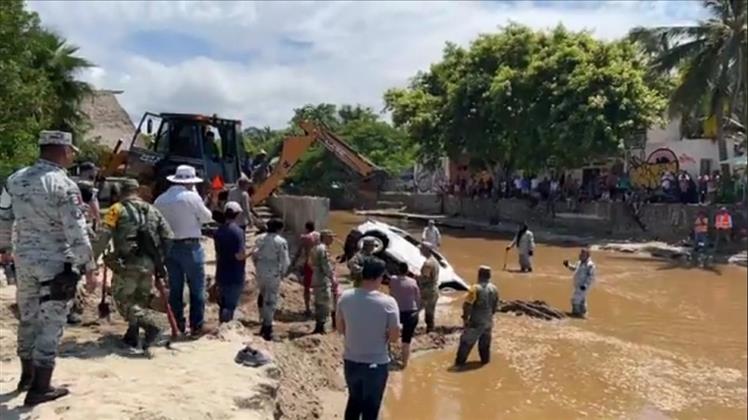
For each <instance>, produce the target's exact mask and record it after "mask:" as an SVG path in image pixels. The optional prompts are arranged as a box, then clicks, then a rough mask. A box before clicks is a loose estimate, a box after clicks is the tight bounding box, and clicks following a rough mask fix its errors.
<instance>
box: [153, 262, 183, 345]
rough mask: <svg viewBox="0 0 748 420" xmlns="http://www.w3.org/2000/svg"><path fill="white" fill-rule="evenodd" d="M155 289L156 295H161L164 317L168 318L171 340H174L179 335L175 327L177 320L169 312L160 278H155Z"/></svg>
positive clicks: (171, 312) (167, 301) (169, 307)
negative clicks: (164, 308) (164, 310)
mask: <svg viewBox="0 0 748 420" xmlns="http://www.w3.org/2000/svg"><path fill="white" fill-rule="evenodd" d="M155 283H156V289H158V294H159V295H161V299H162V300H163V301H164V305H165V306H166V317H167V318H169V327H171V338H172V339H175V338H177V336H178V335H179V327H177V318H176V317H175V316H174V312H173V311H172V310H171V305H169V299H168V296H167V295H166V289H165V288H164V282H163V280H162V279H161V278H159V277H158V276H156V282H155Z"/></svg>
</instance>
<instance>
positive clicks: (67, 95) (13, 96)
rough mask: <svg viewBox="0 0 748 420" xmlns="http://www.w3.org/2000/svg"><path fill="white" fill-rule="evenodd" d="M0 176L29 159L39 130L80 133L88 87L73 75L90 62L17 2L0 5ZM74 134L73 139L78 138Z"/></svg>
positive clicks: (34, 148)
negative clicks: (82, 111)
mask: <svg viewBox="0 0 748 420" xmlns="http://www.w3.org/2000/svg"><path fill="white" fill-rule="evenodd" d="M0 39H2V42H0V179H2V178H4V177H5V176H7V175H8V174H9V173H10V172H11V171H13V170H15V169H17V168H18V167H20V166H23V165H26V164H28V163H30V162H31V161H33V159H34V158H35V157H36V155H37V146H36V139H37V137H38V135H39V132H40V131H41V130H47V129H58V130H66V131H72V132H73V133H74V134H80V133H82V132H83V131H84V130H85V121H84V118H83V115H82V114H81V113H80V107H79V105H80V101H81V99H82V98H83V96H84V95H85V94H86V93H88V92H89V91H90V87H89V86H88V85H87V84H86V83H83V82H81V81H79V80H77V79H76V78H75V76H76V73H77V71H78V70H80V69H82V68H85V67H88V66H90V65H91V64H90V63H89V62H87V61H86V60H84V59H81V58H79V57H77V56H76V55H75V54H76V53H77V48H76V47H74V46H71V45H70V44H68V43H66V41H65V40H64V39H63V38H61V37H60V36H58V35H56V34H54V33H52V32H50V31H48V30H46V29H44V28H43V27H42V26H41V23H40V21H39V17H38V16H37V14H36V13H33V12H29V11H27V10H26V9H25V7H24V3H23V1H21V0H8V1H4V2H3V7H0ZM79 137H80V136H79V135H76V136H75V138H76V140H80V138H79Z"/></svg>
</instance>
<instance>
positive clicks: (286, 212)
mask: <svg viewBox="0 0 748 420" xmlns="http://www.w3.org/2000/svg"><path fill="white" fill-rule="evenodd" d="M267 203H268V206H270V208H271V209H273V211H274V212H275V213H276V214H277V215H279V216H282V219H283V223H285V225H286V230H287V231H289V232H294V233H301V232H303V231H304V224H305V223H306V222H308V221H310V220H311V221H313V222H314V224H315V225H316V227H317V229H325V228H327V223H328V221H329V219H330V199H328V198H326V197H308V196H295V195H279V196H273V197H270V198H269V199H268V200H267Z"/></svg>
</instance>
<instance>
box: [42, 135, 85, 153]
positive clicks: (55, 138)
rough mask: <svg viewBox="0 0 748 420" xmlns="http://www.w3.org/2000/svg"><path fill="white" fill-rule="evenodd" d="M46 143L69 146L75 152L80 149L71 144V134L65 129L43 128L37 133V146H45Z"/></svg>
mask: <svg viewBox="0 0 748 420" xmlns="http://www.w3.org/2000/svg"><path fill="white" fill-rule="evenodd" d="M48 144H57V145H60V146H69V147H70V148H72V149H73V150H75V151H76V152H79V151H80V150H79V149H78V148H77V147H75V146H74V145H73V135H72V134H70V133H68V132H67V131H54V130H44V131H42V132H41V133H39V146H45V145H48Z"/></svg>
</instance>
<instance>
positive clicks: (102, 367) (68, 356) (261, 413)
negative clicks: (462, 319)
mask: <svg viewBox="0 0 748 420" xmlns="http://www.w3.org/2000/svg"><path fill="white" fill-rule="evenodd" d="M205 249H206V254H207V255H206V256H207V261H208V264H207V265H206V274H208V275H209V276H212V274H213V272H214V263H213V261H214V260H215V258H214V256H213V246H212V243H210V242H209V241H208V242H207V243H206V244H205ZM247 265H248V267H247V283H246V286H245V289H244V293H243V296H242V299H241V304H240V308H239V309H238V310H237V312H236V314H235V321H233V322H231V323H229V324H225V325H222V326H221V327H220V328H219V325H218V308H217V305H216V304H215V303H213V302H210V301H209V302H208V303H207V305H206V311H205V318H206V324H205V325H206V329H207V331H208V334H206V336H204V337H202V338H200V339H199V340H195V341H187V340H178V341H176V342H175V343H173V344H172V345H171V349H167V348H164V347H159V348H156V349H155V351H154V353H155V356H154V359H153V360H146V359H144V358H142V357H139V356H138V355H131V354H127V351H126V350H125V349H124V348H123V347H122V346H121V345H120V344H119V337H120V336H121V335H122V333H123V332H124V330H125V329H126V324H125V322H124V321H123V319H122V318H121V317H120V316H119V315H118V314H117V313H116V311H115V308H114V305H113V304H112V314H111V320H110V321H107V320H99V319H98V312H97V305H98V304H99V300H100V299H99V298H100V295H99V293H100V292H95V293H91V294H90V295H89V296H87V297H86V307H85V310H84V314H83V323H82V324H81V325H79V326H74V327H70V326H67V327H66V329H65V333H64V336H63V338H62V344H61V346H60V360H59V365H58V366H59V369H58V371H57V372H56V374H55V378H56V379H55V382H56V383H63V384H69V385H70V386H71V391H72V392H71V395H70V396H69V397H66V398H63V399H60V400H58V401H56V402H54V403H49V404H44V405H42V406H39V407H37V408H35V409H34V410H31V411H28V410H26V409H24V408H23V407H21V405H22V395H20V396H19V395H15V394H13V393H12V392H8V391H12V390H13V389H14V388H15V384H16V381H17V380H18V375H19V370H20V367H19V366H18V362H17V358H16V356H15V347H16V338H15V330H16V327H17V320H16V317H15V315H14V314H13V306H14V301H15V298H14V290H13V289H14V288H13V287H6V288H4V289H3V290H2V291H1V293H0V297H1V298H2V299H0V326H2V334H0V359H1V360H2V369H0V371H2V372H0V373H1V374H2V375H0V387H1V389H2V393H3V395H4V396H7V398H5V399H3V400H2V404H1V405H0V417H2V418H5V417H4V416H5V414H8V415H10V414H11V413H12V414H13V415H16V416H18V417H20V418H44V419H47V418H59V419H68V418H69V419H73V418H81V416H84V415H85V416H88V414H86V413H91V412H96V414H97V415H98V416H100V417H99V418H117V417H118V416H121V415H122V413H125V414H126V415H127V416H129V418H139V419H144V418H159V419H185V418H187V419H192V418H195V419H197V418H205V417H204V416H206V415H209V416H211V417H213V418H229V419H231V418H271V417H274V418H276V419H278V418H282V419H293V420H301V419H311V418H322V419H333V418H342V410H343V405H344V403H345V382H344V379H343V374H342V353H343V342H342V337H341V336H340V335H338V334H337V333H334V332H328V333H327V334H325V335H319V334H311V331H312V330H313V328H314V322H313V320H312V319H310V318H307V317H306V316H305V314H304V312H305V308H304V300H303V288H302V286H301V284H299V283H298V282H297V281H296V279H295V277H294V276H289V278H288V279H286V280H285V281H284V282H283V283H282V285H281V289H280V294H281V300H280V305H279V309H278V312H277V313H276V320H275V323H274V331H273V332H274V334H275V336H276V339H275V340H274V341H273V342H265V341H264V340H262V339H261V338H260V337H258V336H257V332H258V331H259V328H260V323H259V313H258V308H257V305H256V299H257V288H256V287H255V281H254V276H253V273H254V268H253V267H252V266H251V262H249V263H248V264H247ZM337 271H338V274H339V278H340V279H341V287H343V288H345V287H347V286H348V282H347V280H346V279H345V277H344V276H345V275H347V269H346V268H345V267H344V266H342V265H341V266H339V267H337ZM185 302H188V300H187V299H186V300H185ZM154 306H155V307H158V306H161V305H159V302H154ZM187 310H188V309H187V308H185V313H187ZM439 315H440V314H439V312H437V323H438V324H439V327H438V328H437V331H436V332H433V333H431V334H425V328H424V326H423V323H421V325H419V328H418V329H417V331H416V336H415V337H414V339H413V343H412V346H411V347H412V349H413V350H412V351H413V352H414V353H417V352H421V351H425V350H432V349H439V348H442V347H444V346H447V345H450V344H453V343H454V342H455V341H456V340H457V338H458V333H459V331H460V325H458V324H455V323H454V320H453V321H452V324H450V323H448V321H447V320H445V319H441V317H440V316H439ZM163 321H164V327H165V332H166V333H167V334H168V328H167V327H166V323H165V321H166V319H165V317H164V320H163ZM327 328H328V330H330V329H331V325H330V323H328V324H327ZM244 344H250V345H252V346H253V347H255V348H260V349H263V350H267V351H268V352H269V353H270V354H271V355H272V357H273V360H274V362H275V365H274V366H269V367H265V368H262V369H254V368H247V367H241V366H238V365H236V364H234V362H233V356H234V355H235V354H236V352H237V351H238V350H240V349H241V348H242V347H243V345H244ZM392 350H393V353H394V354H393V355H394V356H395V358H396V361H397V358H398V357H399V343H398V344H393V346H392ZM393 366H397V362H396V363H393ZM159 372H160V373H159ZM165 372H168V373H165ZM153 383H155V384H153ZM149 384H153V385H149ZM180 400H181V401H185V400H186V401H189V403H186V404H185V403H180V402H179V401H180ZM208 400H212V401H214V402H213V403H211V404H208V403H207V401H208ZM96 404H98V406H97V407H96V408H95V409H94V406H95V405H96ZM203 405H204V406H205V408H204V409H200V410H194V407H198V406H200V407H202V406H203ZM169 407H173V408H169ZM91 410H94V411H91Z"/></svg>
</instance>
